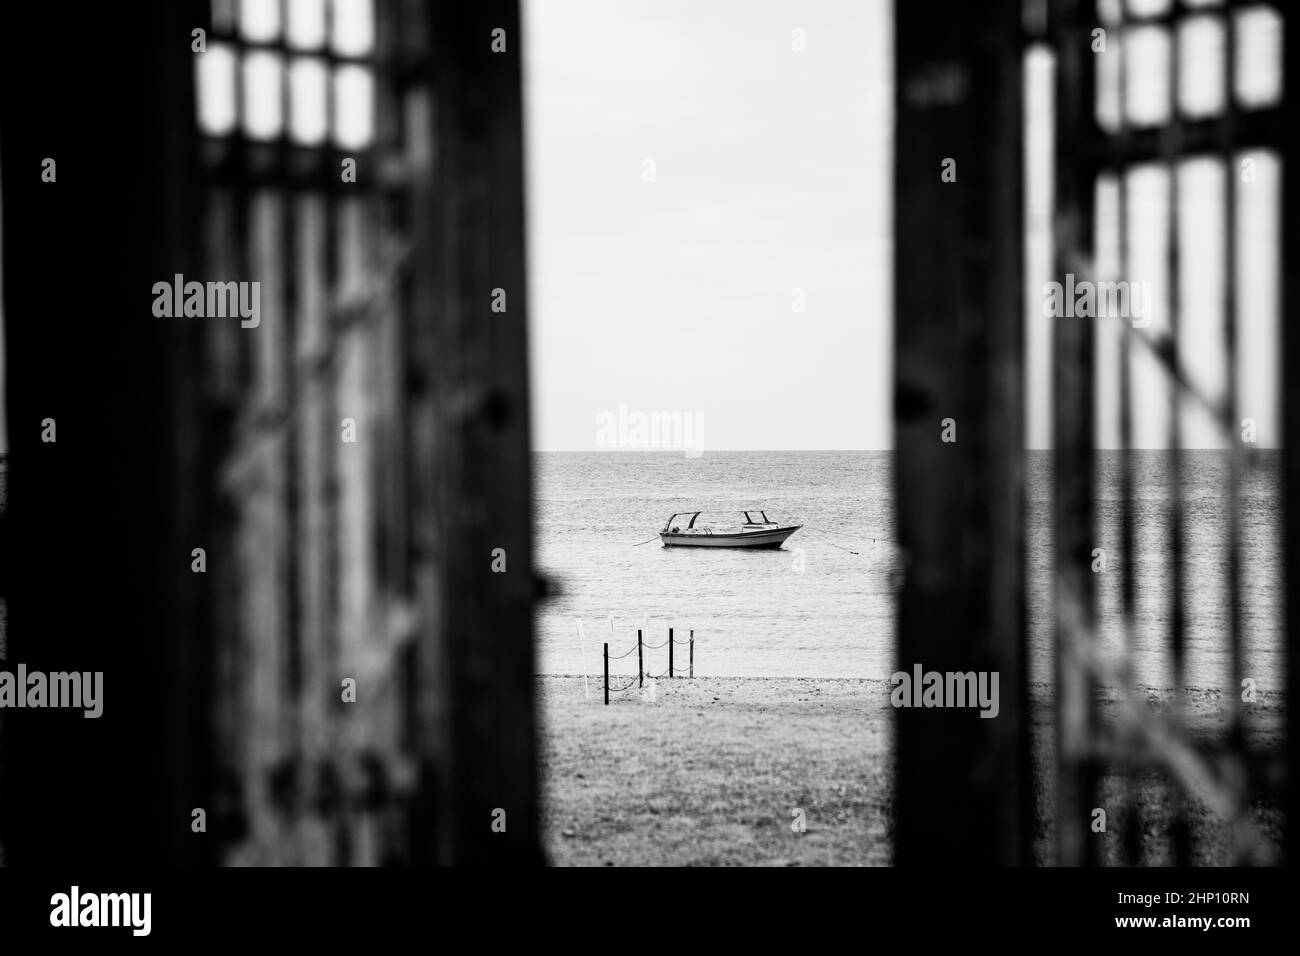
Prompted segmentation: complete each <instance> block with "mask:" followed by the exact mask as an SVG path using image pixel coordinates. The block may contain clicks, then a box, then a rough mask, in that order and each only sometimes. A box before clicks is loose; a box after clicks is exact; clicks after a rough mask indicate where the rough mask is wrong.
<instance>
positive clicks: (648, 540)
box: [632, 535, 659, 548]
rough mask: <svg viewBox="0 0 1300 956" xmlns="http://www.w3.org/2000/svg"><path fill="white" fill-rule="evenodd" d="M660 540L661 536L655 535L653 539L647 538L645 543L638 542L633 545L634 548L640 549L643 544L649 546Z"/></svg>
mask: <svg viewBox="0 0 1300 956" xmlns="http://www.w3.org/2000/svg"><path fill="white" fill-rule="evenodd" d="M658 540H659V535H655V536H654V537H653V538H646V539H645V540H644V541H638V542H637V543H636V544H634V545H632V547H634V548H639V547H641V545H643V544H649V543H650V542H651V541H658Z"/></svg>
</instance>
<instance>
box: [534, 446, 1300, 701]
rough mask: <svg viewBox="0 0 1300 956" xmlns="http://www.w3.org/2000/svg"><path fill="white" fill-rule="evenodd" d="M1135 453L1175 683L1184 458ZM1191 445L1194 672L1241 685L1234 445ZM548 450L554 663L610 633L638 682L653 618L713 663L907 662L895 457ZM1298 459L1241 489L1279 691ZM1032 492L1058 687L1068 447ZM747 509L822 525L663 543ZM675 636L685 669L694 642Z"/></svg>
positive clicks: (1264, 672)
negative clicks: (1235, 675)
mask: <svg viewBox="0 0 1300 956" xmlns="http://www.w3.org/2000/svg"><path fill="white" fill-rule="evenodd" d="M1134 455H1135V458H1134V466H1135V477H1136V480H1135V495H1134V516H1135V521H1136V528H1137V542H1138V546H1137V549H1136V551H1137V553H1136V561H1135V572H1136V578H1135V580H1136V585H1137V613H1136V616H1135V619H1134V649H1135V661H1134V663H1135V673H1136V676H1137V679H1138V681H1139V683H1142V684H1147V685H1151V686H1159V687H1167V686H1172V676H1171V673H1170V660H1169V654H1168V643H1169V637H1168V622H1169V609H1170V604H1171V592H1170V587H1171V582H1170V561H1169V548H1168V542H1169V520H1168V513H1169V507H1168V502H1169V500H1170V496H1169V470H1170V455H1169V454H1168V453H1166V452H1160V451H1149V452H1148V451H1140V452H1135V453H1134ZM1182 456H1183V457H1182V464H1183V479H1182V484H1183V490H1184V512H1185V525H1184V534H1185V542H1186V544H1185V549H1186V561H1187V570H1186V582H1185V591H1184V594H1185V597H1186V600H1187V602H1188V609H1189V613H1188V622H1189V629H1188V634H1187V648H1188V653H1187V682H1188V683H1189V684H1190V685H1192V686H1216V685H1223V684H1224V683H1225V682H1226V680H1227V675H1228V666H1229V656H1228V639H1227V630H1226V620H1227V618H1226V611H1227V603H1226V593H1227V592H1226V574H1227V549H1226V537H1225V530H1226V509H1225V507H1224V497H1223V496H1224V479H1225V476H1226V466H1227V460H1228V459H1227V456H1226V453H1224V452H1217V451H1186V452H1183V453H1182ZM536 463H537V481H536V496H537V501H536V520H537V541H536V547H537V553H538V564H539V567H540V569H541V570H542V571H543V573H545V574H547V575H548V576H549V577H551V578H552V579H553V580H554V581H555V583H556V584H557V585H558V587H559V589H560V594H559V596H558V597H555V598H553V599H551V600H549V601H547V602H546V603H545V604H543V605H542V606H541V608H540V609H539V615H538V639H539V654H538V670H539V672H540V673H549V674H556V673H566V674H581V673H584V672H586V673H590V674H592V675H593V676H597V675H599V673H600V670H601V664H602V662H601V645H602V643H604V642H605V641H608V642H609V643H610V654H611V656H612V657H617V659H616V660H614V661H613V663H612V664H611V668H610V670H611V675H613V677H614V678H617V679H618V680H619V681H620V682H621V681H623V680H625V679H627V678H628V677H629V676H632V675H635V674H636V673H637V656H636V652H635V650H632V652H631V653H630V654H629V653H627V652H628V651H629V649H632V648H635V646H636V629H637V628H638V627H642V628H643V629H644V632H645V643H646V644H647V645H659V644H662V643H663V642H664V641H665V640H666V639H667V635H668V628H669V627H672V628H674V636H675V638H676V639H678V640H689V637H690V633H691V631H694V640H695V658H694V663H695V673H696V674H698V675H701V676H703V675H732V676H755V677H759V676H770V677H776V676H797V677H871V678H887V677H888V676H889V674H890V673H892V672H893V671H894V670H896V669H897V663H896V654H895V648H894V640H895V609H894V599H895V594H894V586H895V583H896V582H897V581H898V579H899V576H900V575H901V573H902V568H903V561H902V555H901V554H900V552H899V549H898V547H897V544H896V537H895V530H894V508H893V477H892V470H893V466H892V463H893V453H892V452H883V451H859V452H844V451H822V452H816V451H814V452H809V451H787V452H770V451H768V452H708V453H706V454H705V455H703V456H702V457H698V458H687V457H685V456H683V455H682V454H681V453H680V452H619V451H611V452H590V453H588V452H573V453H569V452H553V453H539V454H538V455H537V456H536ZM1118 466H1119V455H1118V453H1116V452H1101V453H1100V468H1099V471H1098V475H1097V491H1098V514H1099V522H1098V525H1099V527H1098V542H1097V547H1100V548H1102V549H1103V550H1105V552H1106V559H1107V560H1106V570H1105V571H1104V572H1099V573H1098V575H1097V585H1098V595H1099V597H1098V601H1099V616H1100V627H1101V636H1102V641H1103V643H1104V645H1105V646H1107V647H1110V648H1117V647H1118V646H1119V637H1120V635H1121V634H1122V630H1123V627H1122V623H1123V622H1122V617H1121V614H1120V600H1119V594H1120V580H1121V578H1120V573H1119V572H1120V567H1119V562H1120V549H1119V539H1118V531H1119V513H1120V512H1119V505H1120V501H1119V497H1118V492H1117V486H1118ZM1279 466H1280V457H1279V455H1278V453H1276V452H1263V453H1257V454H1256V455H1255V456H1254V457H1253V458H1252V464H1251V466H1250V468H1249V469H1248V470H1247V473H1246V475H1245V477H1244V480H1243V483H1242V493H1241V496H1240V502H1241V524H1242V554H1241V557H1242V574H1241V580H1242V615H1243V617H1242V622H1243V639H1244V645H1245V653H1244V662H1245V668H1246V671H1245V673H1246V674H1247V676H1251V677H1253V678H1254V679H1255V680H1256V684H1257V686H1258V687H1260V688H1262V689H1280V688H1281V687H1282V682H1283V674H1282V656H1281V648H1282V597H1283V591H1282V580H1281V532H1280V510H1279V508H1280V497H1279V495H1278V487H1277V482H1278V478H1279ZM1026 499H1027V502H1026V521H1027V525H1026V543H1025V549H1026V550H1025V558H1026V576H1027V580H1028V593H1027V607H1028V629H1029V640H1030V664H1031V668H1030V676H1031V679H1032V680H1034V681H1042V682H1045V681H1048V680H1050V676H1051V666H1052V651H1051V640H1052V628H1051V621H1052V605H1051V575H1050V568H1051V563H1050V561H1051V544H1052V529H1051V524H1050V513H1051V456H1050V453H1047V452H1030V453H1029V456H1028V462H1027V474H1026ZM746 508H748V509H754V508H762V509H764V510H766V512H767V515H768V517H769V518H771V519H772V520H775V521H778V522H779V523H780V524H782V525H786V524H801V525H804V528H803V530H801V531H799V532H798V533H796V534H795V535H794V536H793V537H792V538H790V539H789V540H788V541H787V542H786V544H785V546H784V548H782V549H781V550H779V551H767V550H762V551H750V550H733V549H713V548H664V547H662V546H661V545H660V543H659V540H658V537H657V532H658V530H659V529H660V528H661V527H662V526H663V523H664V521H665V520H666V519H667V517H668V516H669V515H670V514H671V513H673V512H675V511H687V510H690V511H695V510H700V509H703V510H704V511H705V512H706V514H705V515H703V516H701V518H700V524H703V523H705V522H706V521H708V522H709V523H711V524H713V525H714V526H715V527H717V528H719V529H721V528H723V527H727V526H732V527H734V526H735V525H736V524H738V523H739V520H740V516H739V511H740V510H741V509H746ZM708 512H718V514H716V515H710V514H708ZM642 542H646V543H642ZM852 552H856V553H852ZM989 560H990V561H994V560H997V556H996V555H990V556H989ZM611 618H612V620H613V628H612V631H611V624H610V621H611ZM579 621H581V622H582V625H583V627H582V631H583V635H584V637H585V642H583V641H580V640H579V631H578V627H577V622H579ZM674 651H675V660H674V665H675V666H674V669H675V670H681V669H683V668H684V666H685V665H686V663H687V656H688V645H686V644H678V645H675V647H674ZM618 655H625V656H621V657H619V656H618ZM645 668H646V671H647V672H648V673H651V674H659V673H661V672H663V671H665V670H667V668H668V650H667V647H655V648H652V649H647V650H646V651H645ZM611 683H614V680H613V679H612V680H611Z"/></svg>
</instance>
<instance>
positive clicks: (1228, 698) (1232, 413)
mask: <svg viewBox="0 0 1300 956" xmlns="http://www.w3.org/2000/svg"><path fill="white" fill-rule="evenodd" d="M1235 33H1236V29H1235V20H1234V17H1233V4H1231V3H1230V4H1228V7H1227V9H1226V10H1225V11H1224V17H1223V123H1222V125H1221V127H1220V131H1221V135H1222V138H1223V145H1222V151H1223V229H1222V233H1221V234H1222V236H1223V266H1222V269H1223V360H1224V363H1225V370H1224V371H1225V374H1224V395H1223V402H1224V409H1223V412H1224V419H1225V422H1226V424H1227V431H1226V435H1227V439H1228V474H1227V488H1226V489H1225V497H1226V499H1227V515H1226V518H1227V528H1226V529H1225V534H1226V535H1227V552H1228V553H1227V558H1228V570H1227V574H1228V581H1227V585H1228V643H1229V649H1230V653H1231V657H1232V661H1231V664H1230V668H1231V670H1230V672H1229V678H1230V682H1229V687H1228V693H1227V694H1225V695H1224V700H1225V703H1226V704H1227V710H1228V740H1227V744H1228V753H1229V755H1230V757H1229V759H1230V760H1231V761H1232V765H1233V769H1234V772H1235V773H1236V774H1237V776H1238V781H1237V782H1238V785H1239V786H1240V787H1241V788H1242V792H1241V802H1240V803H1239V804H1238V809H1237V815H1236V818H1235V819H1233V820H1232V821H1231V827H1232V833H1231V836H1230V847H1231V853H1232V855H1233V862H1234V863H1235V864H1236V865H1245V864H1248V863H1249V862H1250V859H1249V858H1250V844H1249V841H1248V835H1247V833H1246V830H1245V827H1244V826H1243V824H1244V823H1245V822H1246V820H1245V819H1244V816H1245V810H1246V805H1247V799H1246V798H1247V793H1246V781H1247V779H1248V778H1247V776H1246V774H1245V772H1244V767H1243V765H1242V761H1243V760H1244V759H1245V754H1246V739H1245V733H1244V731H1243V728H1242V723H1241V696H1240V695H1241V681H1242V678H1243V677H1244V676H1245V675H1244V674H1243V672H1242V670H1243V662H1242V643H1241V476H1242V470H1243V469H1242V465H1243V462H1242V458H1243V454H1242V452H1243V448H1242V443H1241V433H1240V432H1239V431H1238V428H1239V427H1240V421H1239V417H1238V416H1239V402H1238V395H1237V388H1238V383H1239V374H1238V369H1237V282H1236V280H1237V175H1238V174H1237V168H1236V145H1237V142H1236V141H1237V135H1236V134H1237V101H1236V98H1235V97H1234V96H1233V85H1234V77H1235V76H1236V72H1237V69H1236V62H1237V58H1236V43H1235Z"/></svg>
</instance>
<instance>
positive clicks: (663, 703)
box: [537, 676, 1283, 866]
mask: <svg viewBox="0 0 1300 956" xmlns="http://www.w3.org/2000/svg"><path fill="white" fill-rule="evenodd" d="M537 683H538V700H539V701H540V703H541V713H540V716H541V719H542V721H543V728H542V734H543V737H542V761H543V766H542V776H543V792H544V796H545V807H544V811H543V812H544V821H545V826H546V841H547V852H548V853H549V855H550V859H551V862H552V863H554V864H556V865H562V866H563V865H577V866H605V865H615V866H621V865H641V866H657V865H674V866H683V865H748V866H753V865H761V866H817V865H835V866H856V865H866V866H878V865H888V864H889V863H890V857H891V847H890V843H889V837H888V834H889V832H890V825H891V819H890V818H891V804H892V795H891V792H890V774H891V769H890V765H891V740H892V726H893V725H892V717H893V712H892V708H891V707H890V706H889V690H890V685H889V684H888V682H886V681H881V680H848V679H846V680H836V679H800V678H727V677H710V678H696V679H677V680H673V681H668V680H660V681H658V682H657V685H656V695H655V700H654V702H649V701H646V700H642V699H641V697H640V696H639V695H638V694H637V692H636V690H635V688H633V689H632V690H629V691H627V692H625V693H622V694H613V695H611V703H610V706H608V707H605V706H604V705H603V704H602V696H601V693H600V683H599V680H598V679H593V680H591V681H590V684H589V687H590V692H591V699H590V700H587V699H586V698H585V697H584V691H583V679H582V677H580V676H579V677H568V676H553V677H539V678H538V679H537ZM612 683H613V686H621V684H622V683H624V681H622V680H618V681H614V682H612ZM1034 691H1035V694H1034V705H1033V711H1032V721H1033V724H1032V726H1033V739H1034V760H1035V774H1036V776H1037V778H1038V779H1039V780H1040V781H1041V780H1052V779H1054V776H1053V775H1052V765H1053V763H1054V759H1053V748H1052V745H1051V736H1052V735H1051V729H1052V724H1051V718H1052V710H1051V707H1050V705H1049V702H1048V700H1047V699H1046V692H1047V688H1046V687H1036V688H1034ZM1145 693H1146V697H1147V702H1146V706H1147V707H1149V708H1150V710H1151V711H1152V712H1153V713H1156V714H1160V715H1165V714H1167V711H1168V696H1169V695H1168V694H1162V693H1159V692H1155V691H1147V692H1145ZM1101 703H1102V715H1103V720H1106V721H1110V720H1114V719H1115V717H1116V711H1117V706H1118V698H1117V696H1116V695H1115V694H1113V693H1108V694H1103V697H1102V701H1101ZM1225 713H1226V711H1225V708H1224V706H1223V701H1222V699H1221V697H1220V694H1219V692H1218V691H1215V690H1193V691H1192V692H1191V693H1190V694H1189V696H1188V724H1189V727H1190V731H1189V734H1188V736H1189V737H1190V738H1191V739H1192V740H1193V741H1198V742H1201V743H1204V742H1207V741H1209V740H1211V739H1213V738H1214V737H1215V736H1216V734H1218V733H1220V732H1221V730H1222V728H1223V726H1224V717H1225ZM1282 713H1283V711H1282V695H1280V694H1276V693H1269V692H1261V693H1260V694H1259V696H1258V700H1257V701H1256V702H1255V703H1254V704H1252V705H1250V707H1249V708H1248V709H1247V711H1246V728H1247V737H1248V740H1249V741H1250V742H1251V744H1252V746H1254V747H1255V748H1258V749H1264V750H1268V749H1276V748H1277V747H1279V746H1280V743H1281V739H1282V725H1281V717H1282ZM1120 783H1121V781H1120V779H1119V778H1118V777H1115V776H1108V777H1107V778H1106V780H1105V781H1104V783H1103V790H1104V793H1105V794H1106V798H1105V802H1107V803H1110V801H1111V800H1112V799H1114V800H1115V801H1116V803H1117V802H1118V793H1119V786H1120ZM1168 789H1169V788H1168V787H1167V785H1166V784H1165V783H1164V782H1163V781H1162V780H1160V779H1159V778H1158V777H1157V776H1156V775H1155V774H1148V775H1146V776H1145V777H1143V778H1142V780H1141V781H1140V794H1141V798H1140V799H1141V805H1142V808H1143V809H1142V813H1141V823H1140V825H1141V826H1142V827H1143V829H1144V831H1145V832H1146V837H1145V845H1146V847H1147V854H1148V857H1147V858H1146V859H1144V863H1147V864H1148V865H1158V864H1159V863H1162V862H1166V856H1167V853H1168V848H1167V846H1166V841H1165V840H1164V839H1163V837H1162V831H1163V823H1164V820H1165V818H1166V816H1167V804H1168ZM1035 802H1036V811H1037V812H1036V814H1035V832H1036V834H1037V837H1038V838H1037V840H1036V847H1037V855H1038V856H1039V860H1038V862H1050V861H1048V860H1045V859H1043V858H1042V857H1043V854H1044V853H1045V851H1046V848H1047V846H1049V845H1050V844H1049V841H1047V840H1046V839H1045V837H1046V834H1047V833H1048V832H1049V827H1050V826H1051V821H1052V813H1053V806H1054V799H1053V796H1052V795H1051V794H1050V793H1045V792H1041V791H1040V792H1038V793H1037V795H1036V801H1035ZM1252 810H1253V813H1252V817H1253V819H1254V821H1255V824H1256V827H1257V830H1258V832H1259V834H1260V840H1259V843H1260V846H1261V850H1260V852H1261V854H1262V856H1261V857H1260V859H1259V860H1258V862H1261V863H1268V862H1275V861H1274V860H1273V859H1272V858H1271V856H1270V854H1271V852H1272V849H1271V848H1272V847H1273V846H1276V845H1277V843H1278V840H1279V837H1280V827H1279V822H1278V821H1279V820H1280V812H1279V810H1278V808H1277V807H1276V805H1275V803H1274V801H1273V800H1272V799H1270V800H1267V801H1261V802H1260V803H1258V804H1256V806H1255V807H1253V808H1252ZM796 811H802V819H803V820H804V823H805V830H804V832H796V831H795V830H794V829H792V824H793V823H795V822H796V820H797V819H799V817H798V815H797V813H796ZM1189 817H1190V823H1191V826H1192V829H1193V832H1194V834H1195V836H1196V840H1195V843H1194V845H1196V846H1197V847H1198V855H1197V857H1196V859H1195V861H1194V862H1196V863H1198V864H1213V863H1226V862H1229V859H1228V856H1227V854H1228V849H1227V848H1228V834H1227V830H1228V827H1227V826H1226V825H1225V824H1224V822H1223V821H1222V820H1221V819H1219V818H1218V817H1217V816H1216V815H1215V814H1214V813H1213V812H1212V811H1211V810H1210V809H1209V807H1208V806H1207V804H1206V803H1205V802H1204V801H1202V800H1197V799H1193V800H1192V801H1191V802H1190V812H1189ZM1117 822H1118V821H1115V820H1112V823H1111V827H1110V832H1108V833H1106V834H1100V835H1099V837H1098V838H1099V839H1101V840H1103V841H1105V846H1104V851H1103V857H1104V858H1105V859H1107V860H1108V861H1110V862H1118V852H1119V847H1120V841H1121V839H1122V837H1121V833H1120V832H1119V828H1118V826H1117Z"/></svg>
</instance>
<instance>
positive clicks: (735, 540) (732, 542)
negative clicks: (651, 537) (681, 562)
mask: <svg viewBox="0 0 1300 956" xmlns="http://www.w3.org/2000/svg"><path fill="white" fill-rule="evenodd" d="M802 527H803V525H795V526H794V527H793V528H772V529H770V530H765V531H736V532H732V533H730V534H682V533H681V532H676V533H674V532H672V531H661V532H660V533H659V540H660V541H662V542H663V544H664V547H665V548H779V547H781V545H783V544H785V540H786V538H788V537H790V535H792V534H794V533H795V532H796V531H798V530H799V529H800V528H802Z"/></svg>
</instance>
